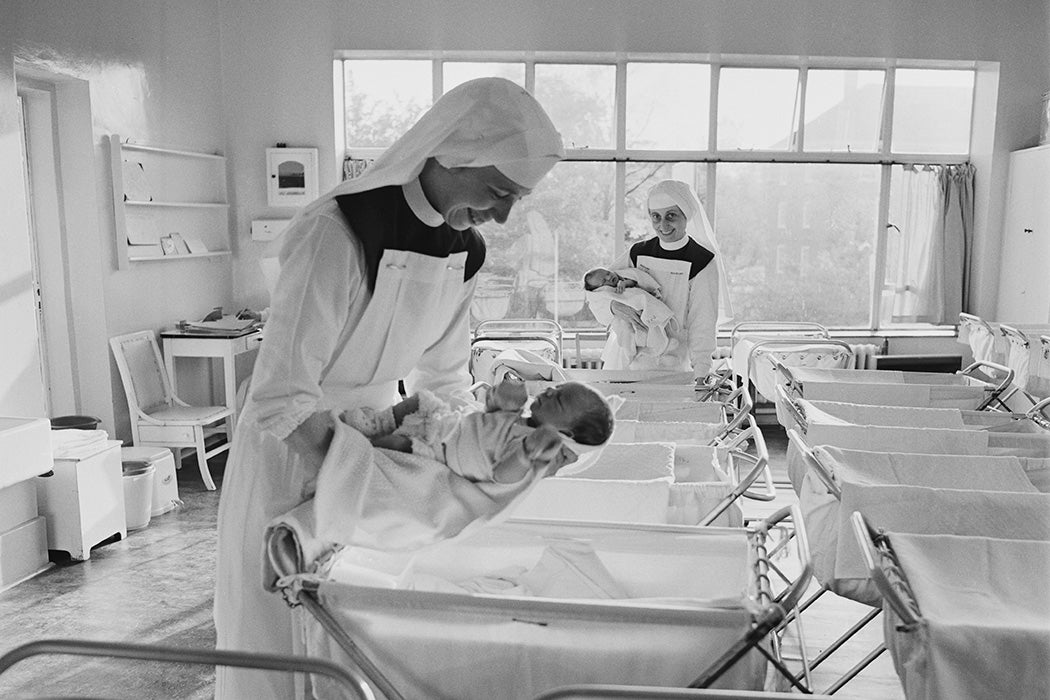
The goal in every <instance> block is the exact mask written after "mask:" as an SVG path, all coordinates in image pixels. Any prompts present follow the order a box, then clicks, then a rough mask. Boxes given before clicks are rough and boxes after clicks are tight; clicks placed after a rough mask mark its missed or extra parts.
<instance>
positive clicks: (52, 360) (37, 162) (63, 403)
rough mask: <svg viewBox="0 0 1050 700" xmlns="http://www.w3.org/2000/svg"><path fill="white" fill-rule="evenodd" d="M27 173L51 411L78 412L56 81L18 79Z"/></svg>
mask: <svg viewBox="0 0 1050 700" xmlns="http://www.w3.org/2000/svg"><path fill="white" fill-rule="evenodd" d="M18 98H19V105H20V107H21V110H20V112H21V122H22V123H21V137H22V149H23V159H22V165H23V170H24V172H23V176H24V177H25V183H26V209H27V211H28V214H29V216H28V219H29V231H30V238H31V243H32V245H31V254H32V261H33V285H34V288H35V291H36V312H37V328H38V333H39V338H40V342H39V348H40V355H41V358H40V360H41V367H42V375H43V376H42V380H43V383H44V388H45V402H46V403H45V408H46V411H47V415H49V416H55V415H62V414H64V413H75V412H76V407H77V405H78V404H79V401H78V397H77V393H78V391H77V382H76V381H75V371H74V364H73V362H74V353H73V338H72V328H71V325H70V322H69V319H70V311H69V303H68V300H69V289H68V287H69V285H68V284H67V279H68V268H69V261H68V258H67V255H66V245H65V238H66V234H65V221H64V217H63V213H64V207H63V205H62V188H61V182H60V179H59V177H58V175H57V174H58V172H59V151H58V147H57V146H58V144H57V141H56V137H55V134H56V124H57V116H56V114H55V109H56V100H55V90H54V85H53V84H50V83H46V82H41V81H38V80H30V79H25V78H21V79H19V80H18Z"/></svg>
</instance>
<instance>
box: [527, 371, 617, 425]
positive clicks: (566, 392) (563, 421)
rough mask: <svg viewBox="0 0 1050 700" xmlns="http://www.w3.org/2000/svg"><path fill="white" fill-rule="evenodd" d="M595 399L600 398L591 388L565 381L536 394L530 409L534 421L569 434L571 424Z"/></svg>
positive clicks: (587, 409)
mask: <svg viewBox="0 0 1050 700" xmlns="http://www.w3.org/2000/svg"><path fill="white" fill-rule="evenodd" d="M596 400H597V401H601V400H602V399H601V397H600V396H598V395H597V394H596V393H595V392H594V390H593V389H591V388H589V387H587V386H585V385H583V384H579V383H577V382H566V383H564V384H559V385H558V386H552V387H549V388H547V389H546V390H544V391H543V392H541V393H540V394H537V396H536V398H534V399H533V400H532V406H531V407H530V411H531V413H532V418H533V420H535V421H536V422H538V423H543V424H545V425H549V426H551V427H553V428H555V429H557V430H558V431H560V432H563V433H565V434H571V433H572V426H573V424H575V422H576V420H577V419H578V418H579V416H581V415H582V414H584V413H586V412H587V411H589V410H591V409H592V408H593V406H594V402H595V401H596Z"/></svg>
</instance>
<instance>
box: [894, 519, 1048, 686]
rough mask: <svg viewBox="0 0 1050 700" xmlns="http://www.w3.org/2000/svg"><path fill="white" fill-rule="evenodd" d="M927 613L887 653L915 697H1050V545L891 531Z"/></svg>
mask: <svg viewBox="0 0 1050 700" xmlns="http://www.w3.org/2000/svg"><path fill="white" fill-rule="evenodd" d="M889 539H890V544H891V546H892V548H893V551H894V553H895V555H896V557H897V559H898V560H899V562H900V567H901V570H902V571H903V573H904V575H905V576H906V577H907V580H908V582H909V584H910V587H911V590H912V593H913V594H914V597H915V600H916V602H917V603H918V606H919V610H920V612H921V615H922V620H923V622H922V624H921V626H920V627H919V628H918V629H915V630H912V631H906V630H903V629H900V628H899V626H898V624H899V618H897V617H896V616H895V615H894V614H893V613H892V611H887V614H886V617H885V619H884V630H885V638H886V646H887V648H888V649H889V651H890V655H891V657H892V658H893V664H894V667H895V668H896V670H897V674H898V676H899V677H900V679H901V682H902V684H903V686H904V692H905V695H906V697H908V698H909V700H912V699H914V700H971V699H972V700H984V699H986V698H1011V699H1016V700H1044V699H1045V698H1047V697H1050V674H1048V673H1047V663H1046V662H1047V659H1050V625H1048V624H1047V620H1050V596H1047V595H1046V582H1047V581H1048V580H1050V543H1047V542H1037V541H1029V540H1024V541H1018V540H1009V539H992V538H985V537H960V536H954V535H915V534H903V533H896V532H891V533H890V534H889Z"/></svg>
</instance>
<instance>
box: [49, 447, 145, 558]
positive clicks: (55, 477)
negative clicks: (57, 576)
mask: <svg viewBox="0 0 1050 700" xmlns="http://www.w3.org/2000/svg"><path fill="white" fill-rule="evenodd" d="M123 476H124V470H123V467H122V465H121V460H120V442H119V441H118V440H107V441H105V442H103V443H101V444H98V445H96V446H92V447H85V448H84V449H83V450H82V451H81V453H80V454H78V455H77V456H76V457H70V458H59V459H56V460H55V468H54V470H53V471H52V472H51V474H50V476H38V477H36V493H37V507H38V509H39V511H40V514H41V515H43V516H44V517H45V518H47V548H48V549H55V550H59V551H63V552H69V555H70V557H72V558H73V559H89V558H91V548H92V547H94V546H95V545H97V544H99V543H100V542H102V541H103V540H107V539H109V538H110V537H113V536H114V535H119V536H120V539H124V538H125V537H127V536H128V529H127V521H126V520H125V514H124V483H123Z"/></svg>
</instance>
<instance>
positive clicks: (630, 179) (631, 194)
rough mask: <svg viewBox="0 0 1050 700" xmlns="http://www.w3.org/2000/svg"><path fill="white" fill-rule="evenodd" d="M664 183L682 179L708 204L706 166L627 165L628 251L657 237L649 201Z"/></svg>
mask: <svg viewBox="0 0 1050 700" xmlns="http://www.w3.org/2000/svg"><path fill="white" fill-rule="evenodd" d="M661 180H681V181H682V182H685V183H687V184H689V185H691V186H692V188H693V192H695V193H696V196H697V197H699V198H700V202H701V203H702V204H706V202H705V199H706V197H707V165H706V164H704V163H627V173H626V179H625V183H624V184H625V187H624V194H625V195H626V196H625V199H624V213H623V223H624V227H623V230H624V250H628V249H629V248H630V247H631V246H632V245H634V244H635V243H637V242H638V241H644V240H645V239H647V238H652V237H653V236H654V235H655V232H654V231H653V227H652V224H651V223H650V222H649V209H648V207H647V206H646V201H647V200H648V199H649V190H651V189H652V188H653V185H655V184H656V183H658V182H660V181H661Z"/></svg>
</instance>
